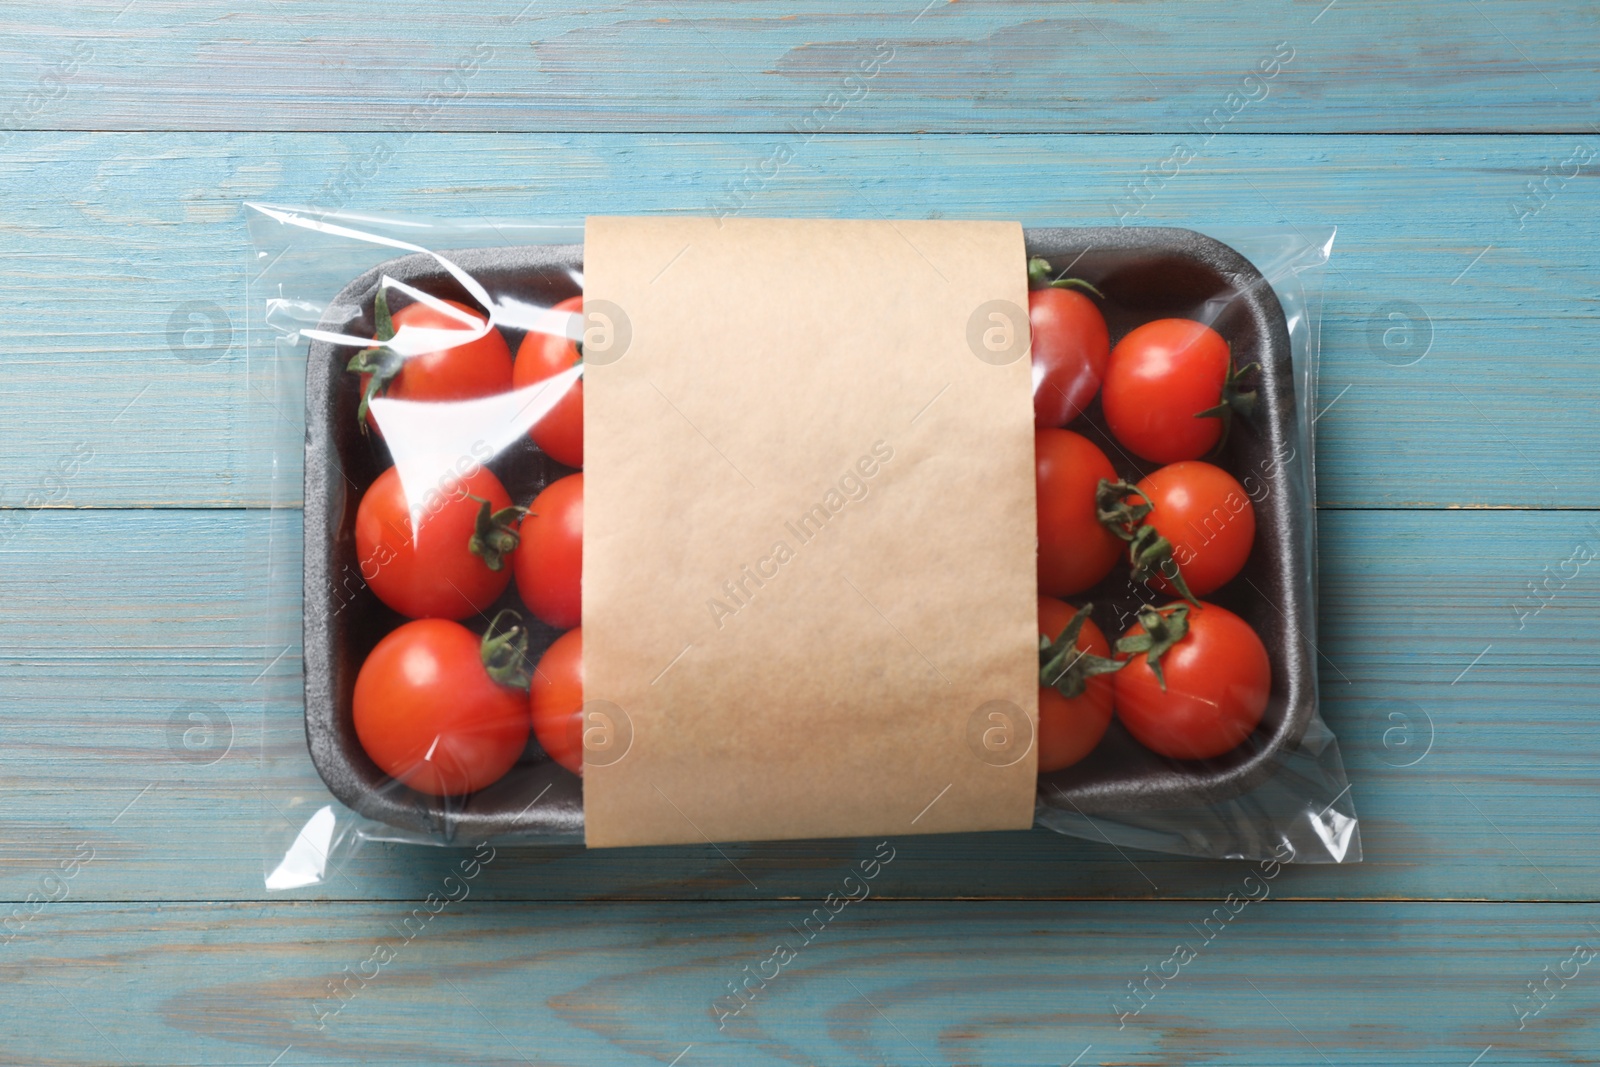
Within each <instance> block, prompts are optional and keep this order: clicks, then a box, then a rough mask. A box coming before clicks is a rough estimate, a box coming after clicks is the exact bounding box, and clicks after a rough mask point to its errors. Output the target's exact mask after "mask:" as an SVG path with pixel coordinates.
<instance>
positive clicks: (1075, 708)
mask: <svg viewBox="0 0 1600 1067" xmlns="http://www.w3.org/2000/svg"><path fill="white" fill-rule="evenodd" d="M1075 615H1076V611H1075V609H1073V608H1072V606H1071V605H1069V604H1066V603H1063V602H1062V601H1060V600H1057V599H1055V598H1054V597H1047V596H1042V597H1040V598H1039V633H1040V634H1041V635H1042V636H1043V637H1047V638H1049V639H1050V642H1051V643H1052V644H1054V643H1055V642H1057V641H1058V640H1059V639H1060V637H1061V633H1062V631H1063V630H1065V629H1066V628H1067V626H1068V624H1069V623H1071V622H1072V620H1073V618H1074V617H1075ZM1078 625H1079V627H1080V629H1079V630H1078V632H1077V634H1076V635H1075V636H1074V638H1073V642H1072V645H1071V647H1072V648H1074V649H1076V650H1077V651H1076V652H1075V653H1072V654H1068V653H1067V649H1066V648H1061V649H1052V648H1050V647H1048V646H1046V647H1045V648H1043V649H1042V650H1041V652H1040V656H1039V662H1040V667H1039V683H1040V684H1039V773H1040V774H1048V773H1050V772H1051V771H1059V770H1061V769H1062V768H1063V767H1070V766H1072V765H1073V764H1074V763H1077V762H1078V761H1079V760H1081V759H1083V757H1085V756H1087V755H1088V754H1089V753H1090V752H1092V751H1093V750H1094V747H1095V746H1096V745H1098V744H1099V743H1100V739H1101V738H1102V737H1104V736H1105V732H1106V727H1108V726H1110V725H1111V694H1112V683H1111V679H1110V678H1108V677H1106V674H1105V673H1093V670H1094V668H1095V667H1096V666H1097V665H1105V666H1110V665H1111V664H1112V661H1111V660H1109V659H1108V658H1107V657H1109V656H1110V655H1111V648H1110V646H1109V645H1107V644H1106V639H1105V635H1104V634H1102V633H1101V632H1100V627H1098V626H1096V625H1095V624H1094V620H1093V619H1091V618H1089V615H1088V609H1087V608H1085V609H1084V612H1083V621H1082V622H1081V623H1079V624H1078ZM1040 643H1041V644H1044V642H1040ZM1052 653H1053V654H1052ZM1086 667H1087V668H1090V669H1088V670H1086V669H1085V668H1086ZM1111 669H1115V668H1114V667H1112V668H1111ZM1106 673H1109V672H1106ZM1063 690H1066V692H1067V693H1072V694H1074V695H1072V696H1067V695H1065V693H1063Z"/></svg>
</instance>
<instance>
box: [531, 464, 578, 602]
mask: <svg viewBox="0 0 1600 1067" xmlns="http://www.w3.org/2000/svg"><path fill="white" fill-rule="evenodd" d="M520 533H521V538H522V540H521V543H520V544H518V545H517V551H516V563H517V566H516V572H517V591H518V592H519V593H521V594H522V602H523V603H524V604H526V605H527V606H528V610H529V611H531V612H533V613H534V614H535V615H537V616H539V618H541V619H543V620H544V621H545V622H547V623H549V624H550V625H551V626H554V627H555V628H556V629H558V630H570V629H571V628H572V627H574V626H577V625H578V624H579V623H580V622H582V621H583V475H582V474H569V475H567V476H566V477H565V478H561V479H559V480H557V481H554V482H551V483H550V484H549V485H547V486H545V488H544V492H542V493H540V494H539V495H538V496H536V497H534V498H533V503H532V504H530V505H528V515H527V518H525V519H523V520H522V529H521V531H520Z"/></svg>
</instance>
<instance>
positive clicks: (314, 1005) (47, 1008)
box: [0, 853, 1600, 1067]
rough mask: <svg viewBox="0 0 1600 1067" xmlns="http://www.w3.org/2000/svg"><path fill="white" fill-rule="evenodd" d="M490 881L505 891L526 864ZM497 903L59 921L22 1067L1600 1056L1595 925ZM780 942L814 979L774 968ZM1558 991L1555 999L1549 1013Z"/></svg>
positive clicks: (419, 894)
mask: <svg viewBox="0 0 1600 1067" xmlns="http://www.w3.org/2000/svg"><path fill="white" fill-rule="evenodd" d="M887 854H888V853H886V855H887ZM484 855H485V858H486V859H487V860H488V864H487V866H486V867H485V866H484V865H483V864H482V863H481V862H480V863H478V864H477V869H478V870H479V871H480V872H486V871H489V870H493V869H494V867H495V866H496V865H497V864H498V863H499V862H501V860H500V859H499V857H498V856H490V855H489V854H488V853H485V854H484ZM898 862H900V861H899V859H898V858H894V859H891V860H890V862H889V865H888V866H887V867H883V866H881V865H880V867H879V870H880V871H882V872H887V871H889V870H892V869H893V867H894V865H895V864H897V863H898ZM91 866H92V865H91ZM468 869H469V870H471V869H472V868H470V867H469V868H468ZM852 870H854V869H853V868H841V869H838V870H835V871H834V872H832V873H833V875H834V878H835V881H837V882H838V883H839V887H840V892H841V894H848V893H855V894H856V895H858V896H859V895H861V894H862V893H870V892H871V889H872V887H873V884H874V883H873V882H870V881H863V880H862V879H861V878H860V874H859V872H857V874H856V876H855V877H850V875H851V871H852ZM79 877H87V874H86V873H84V874H80V875H79ZM482 877H486V874H484V873H480V875H479V879H478V880H481V878H482ZM847 879H848V883H847ZM476 884H477V880H473V879H467V878H465V877H464V876H463V872H461V871H457V873H456V876H455V877H453V878H450V879H449V880H448V881H446V880H445V879H444V878H432V877H430V878H426V879H418V880H417V882H416V883H415V884H414V886H413V887H412V897H411V899H410V900H408V901H404V902H379V903H360V904H322V905H320V906H317V907H314V908H313V907H305V906H295V905H290V904H276V905H257V904H248V905H244V904H235V905H227V904H205V903H188V902H183V903H172V904H166V905H163V906H162V907H160V908H159V909H157V910H155V911H152V909H150V908H149V907H147V906H133V907H129V906H124V905H84V904H76V903H74V902H72V901H71V900H65V901H61V902H58V903H55V904H51V905H48V906H47V907H45V908H44V909H43V910H42V911H41V912H40V913H39V914H37V915H36V916H33V917H32V918H31V919H30V920H29V921H28V922H27V923H26V924H23V925H22V927H21V932H20V933H19V934H18V936H17V937H16V938H15V939H14V940H13V941H12V942H11V943H10V944H8V945H5V946H4V948H3V954H0V974H3V975H4V976H5V979H6V981H5V982H4V983H0V1011H3V1015H4V1017H5V1018H6V1020H7V1022H6V1024H5V1033H6V1053H7V1055H8V1057H11V1058H13V1059H14V1060H15V1061H16V1062H28V1063H51V1064H60V1065H69V1064H106V1063H127V1064H140V1065H142V1064H170V1063H176V1062H181V1063H206V1064H247V1063H252V1064H258V1065H259V1064H265V1063H268V1062H272V1061H273V1058H274V1057H275V1056H276V1057H280V1058H279V1059H278V1060H277V1061H275V1062H277V1063H279V1064H280V1065H293V1067H303V1065H311V1064H343V1063H348V1062H352V1061H360V1062H382V1063H385V1064H395V1065H403V1064H428V1065H436V1064H506V1065H510V1064H540V1065H544V1064H592V1063H634V1062H637V1063H657V1064H668V1063H679V1064H682V1065H685V1067H687V1065H689V1064H735V1065H739V1067H748V1065H755V1064H779V1063H829V1064H882V1063H898V1064H922V1063H928V1064H932V1063H952V1064H954V1063H963V1064H965V1063H982V1064H989V1065H996V1067H1001V1065H1011V1064H1016V1065H1022V1064H1028V1065H1041V1064H1069V1063H1075V1064H1085V1065H1086V1064H1123V1063H1137V1064H1194V1063H1210V1062H1217V1063H1228V1064H1239V1065H1246V1067H1248V1065H1271V1067H1302V1065H1304V1067H1327V1065H1328V1064H1333V1063H1337V1064H1372V1065H1379V1064H1394V1063H1405V1064H1416V1065H1438V1067H1465V1065H1467V1064H1469V1063H1473V1062H1475V1061H1474V1057H1478V1058H1479V1059H1478V1060H1477V1061H1476V1062H1479V1063H1483V1064H1495V1065H1500V1064H1508V1065H1509V1064H1522V1065H1534V1064H1539V1065H1544V1064H1551V1063H1571V1064H1576V1063H1588V1062H1593V1060H1592V1053H1593V1050H1594V1049H1595V1048H1596V1047H1600V1010H1597V1009H1600V983H1597V982H1596V980H1595V976H1594V974H1593V971H1594V969H1595V967H1596V964H1595V963H1594V962H1593V957H1594V954H1595V946H1596V945H1597V943H1600V933H1597V932H1596V931H1597V930H1600V921H1597V920H1600V908H1596V907H1595V906H1592V905H1549V904H1543V905H1540V904H1529V905H1514V906H1508V905H1500V906H1487V905H1480V904H1422V903H1394V902H1370V903H1359V904H1358V903H1331V902H1324V903H1287V902H1279V901H1276V900H1273V899H1271V897H1272V896H1273V895H1274V890H1275V889H1276V886H1277V882H1276V881H1275V880H1273V879H1272V878H1271V877H1269V876H1268V874H1267V872H1261V871H1251V870H1248V869H1240V870H1238V871H1237V872H1236V874H1235V877H1234V879H1233V880H1232V882H1231V884H1230V887H1229V891H1230V892H1231V893H1233V894H1234V897H1233V900H1232V902H1231V903H1227V902H1223V901H1204V902H1200V901H1189V902H1173V903H1143V904H1139V905H1130V904H1113V903H1055V904H1051V903H1032V904H987V905H984V906H981V907H979V906H974V905H972V904H967V903H958V902H948V903H934V902H929V903H892V902H883V901H875V900H872V899H870V898H868V899H864V900H861V901H858V902H856V903H853V904H843V905H840V906H839V909H838V911H837V913H836V914H830V913H829V912H828V911H827V910H826V908H813V906H811V905H809V904H807V903H801V902H798V901H788V902H774V903H768V904H724V905H719V906H718V907H716V908H714V909H713V908H707V907H705V906H703V905H697V904H682V903H679V904H665V903H661V904H610V905H595V904H582V905H555V904H547V905H534V906H529V905H523V904H504V903H489V902H483V901H480V900H477V899H474V896H475V893H474V891H475V888H476ZM847 884H848V886H849V888H845V887H846V885H847ZM428 894H434V900H435V901H436V902H437V903H434V904H429V903H426V902H425V901H426V898H427V895H428ZM451 897H455V898H457V899H455V900H452V899H450V898H451ZM1250 898H1257V899H1255V900H1251V899H1250ZM819 911H820V915H819V914H818V912H819ZM433 912H436V914H435V913H433ZM808 933H809V939H808V938H807V934H808ZM780 944H782V945H784V946H785V947H786V949H787V950H788V951H790V952H791V953H792V956H775V953H776V952H777V951H778V949H777V946H778V945H780ZM1180 946H1181V949H1180ZM1574 946H1578V947H1577V948H1575V947H1574ZM1182 950H1187V955H1179V952H1180V951H1182ZM778 959H782V960H783V961H784V965H783V966H782V967H781V968H780V967H779V965H778V963H777V960H778ZM769 960H771V961H773V962H771V963H767V961H769ZM1584 960H1587V962H1586V963H1585V962H1582V961H1584ZM1169 961H1170V962H1169ZM1178 961H1184V962H1182V963H1181V964H1180V963H1179V962H1178ZM764 965H765V966H764ZM747 967H748V968H749V970H748V971H746V968H747ZM763 972H764V974H765V976H766V977H765V981H763V978H762V975H763ZM747 974H748V975H751V976H753V977H751V978H750V979H749V981H748V986H747V987H746V988H747V989H748V994H747V997H748V999H746V1000H743V1001H740V1000H736V999H735V998H734V994H733V993H732V992H730V988H737V987H738V985H739V983H741V982H743V981H745V979H746V975H747ZM1147 975H1151V976H1154V977H1150V978H1148V979H1147V978H1146V976H1147ZM1162 975H1165V976H1166V977H1165V978H1163V977H1162ZM1540 982H1548V985H1547V986H1546V987H1545V988H1546V989H1548V992H1547V993H1546V994H1545V997H1546V998H1547V999H1544V1000H1540V999H1537V998H1535V997H1534V996H1533V994H1532V993H1531V992H1530V990H1529V985H1530V984H1532V983H1540ZM1130 983H1140V984H1141V985H1142V986H1143V988H1144V989H1145V990H1147V991H1146V992H1145V993H1144V994H1143V999H1142V1000H1140V999H1136V998H1135V996H1134V994H1133V993H1132V992H1130V989H1129V985H1130ZM741 1004H742V1010H740V1011H739V1012H738V1013H737V1014H734V1013H733V1011H732V1009H733V1007H734V1006H736V1005H741ZM1135 1008H1137V1009H1138V1010H1137V1013H1135V1011H1134V1009H1135ZM1535 1009H1537V1011H1535ZM719 1023H720V1024H721V1026H720V1028H719ZM1519 1026H1520V1029H1519ZM674 1057H677V1059H674Z"/></svg>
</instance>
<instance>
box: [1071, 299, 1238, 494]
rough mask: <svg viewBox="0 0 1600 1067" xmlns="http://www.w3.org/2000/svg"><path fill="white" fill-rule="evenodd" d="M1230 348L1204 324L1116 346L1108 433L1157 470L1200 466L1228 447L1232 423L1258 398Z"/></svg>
mask: <svg viewBox="0 0 1600 1067" xmlns="http://www.w3.org/2000/svg"><path fill="white" fill-rule="evenodd" d="M1230 366H1231V356H1230V355H1229V351H1228V342H1226V341H1224V340H1223V339H1222V335H1221V334H1219V333H1217V332H1216V331H1215V330H1213V329H1212V328H1211V327H1209V326H1207V325H1205V324H1204V323H1201V322H1193V321H1191V320H1189V319H1159V320H1157V321H1155V322H1147V323H1145V324H1144V325H1143V326H1140V327H1137V328H1136V329H1134V330H1133V331H1132V332H1131V333H1129V334H1128V336H1126V337H1124V338H1123V339H1122V340H1120V341H1118V342H1117V347H1115V348H1113V349H1112V350H1111V362H1110V363H1109V364H1108V365H1107V367H1106V375H1105V385H1104V390H1103V392H1102V394H1101V398H1100V403H1101V407H1102V408H1103V409H1104V411H1105V415H1106V425H1107V426H1109V427H1110V428H1111V432H1112V434H1114V435H1115V436H1116V438H1117V440H1118V441H1121V442H1122V443H1123V444H1124V445H1126V446H1127V447H1128V449H1129V450H1130V451H1132V452H1134V453H1135V454H1137V455H1139V456H1142V457H1143V458H1145V459H1148V460H1151V461H1153V462H1155V463H1174V462H1176V461H1178V460H1180V459H1199V458H1200V457H1201V456H1203V455H1205V454H1206V453H1207V452H1208V451H1210V450H1211V449H1212V448H1214V447H1215V446H1216V445H1217V443H1218V442H1219V441H1221V440H1222V436H1223V432H1224V431H1225V430H1226V429H1227V426H1228V422H1229V420H1230V418H1231V417H1232V415H1233V414H1234V413H1235V412H1237V413H1239V414H1245V415H1248V414H1249V409H1250V406H1251V404H1252V403H1253V401H1254V400H1255V393H1253V392H1245V391H1241V390H1240V389H1239V388H1238V379H1239V377H1240V376H1242V375H1243V374H1245V373H1247V372H1248V371H1250V370H1251V369H1253V367H1254V365H1253V364H1252V365H1251V366H1250V367H1244V368H1242V369H1240V370H1239V371H1237V372H1235V371H1232V370H1231V369H1230Z"/></svg>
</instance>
